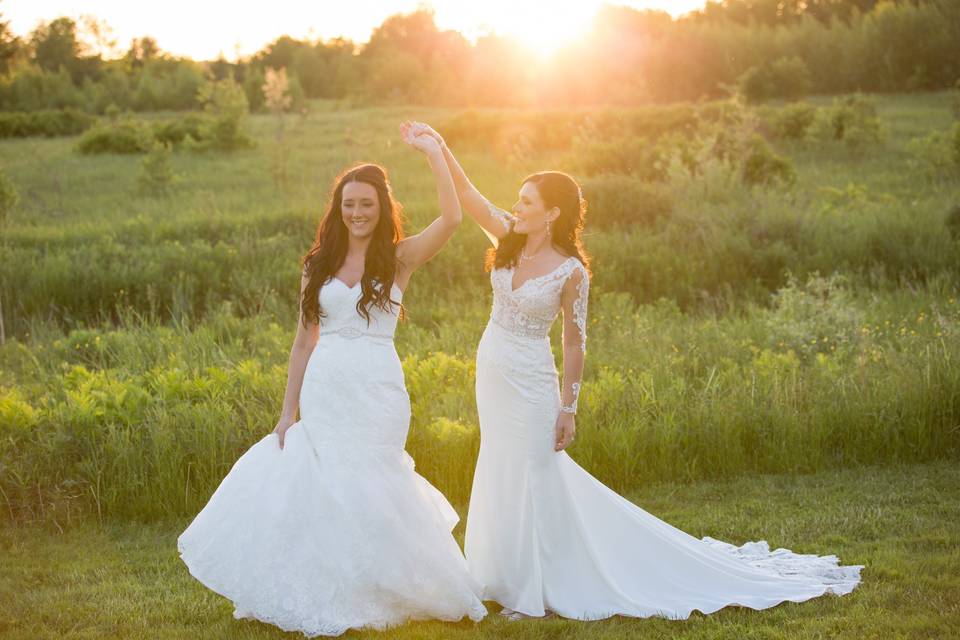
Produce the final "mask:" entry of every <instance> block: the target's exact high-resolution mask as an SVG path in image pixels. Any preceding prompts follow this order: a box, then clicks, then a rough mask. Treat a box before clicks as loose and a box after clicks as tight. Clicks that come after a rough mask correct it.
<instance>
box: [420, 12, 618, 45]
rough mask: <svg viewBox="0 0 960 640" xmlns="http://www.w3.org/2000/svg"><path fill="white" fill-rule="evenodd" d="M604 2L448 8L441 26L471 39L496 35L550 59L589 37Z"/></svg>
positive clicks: (441, 13) (439, 17)
mask: <svg viewBox="0 0 960 640" xmlns="http://www.w3.org/2000/svg"><path fill="white" fill-rule="evenodd" d="M601 2H602V0H581V1H578V2H575V3H569V4H565V5H562V6H550V5H549V4H545V3H533V2H523V1H521V0H486V1H485V2H482V3H464V4H459V5H444V6H443V10H442V11H439V10H438V12H437V18H438V22H442V23H445V25H447V26H449V27H451V28H454V29H457V30H458V31H460V32H461V33H463V34H464V35H466V36H468V37H472V36H476V35H480V34H483V33H493V34H496V35H499V36H505V37H509V38H510V39H511V40H514V41H516V42H517V43H519V44H520V45H521V46H522V47H524V48H525V49H528V50H530V51H531V52H533V53H535V54H537V55H539V56H541V57H549V56H551V55H553V54H554V53H556V52H557V51H558V50H559V49H562V48H564V47H565V46H567V45H569V44H571V43H573V42H575V41H576V40H578V39H580V38H581V37H582V36H583V35H585V34H586V32H587V30H588V29H589V28H590V25H591V23H592V21H593V17H594V16H595V15H596V12H597V9H598V8H599V6H600V4H601Z"/></svg>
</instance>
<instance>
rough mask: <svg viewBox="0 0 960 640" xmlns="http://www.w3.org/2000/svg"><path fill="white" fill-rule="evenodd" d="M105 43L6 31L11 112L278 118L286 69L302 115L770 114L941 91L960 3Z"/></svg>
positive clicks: (50, 29)
mask: <svg viewBox="0 0 960 640" xmlns="http://www.w3.org/2000/svg"><path fill="white" fill-rule="evenodd" d="M108 31H109V28H108V27H106V25H105V24H104V23H101V22H98V21H96V20H85V21H82V22H81V24H78V23H77V21H75V20H74V19H72V18H68V17H59V18H56V19H53V20H51V21H49V22H45V23H42V24H40V25H39V26H37V27H36V28H35V29H34V30H33V31H32V32H31V33H30V34H29V35H28V36H26V37H24V38H19V37H17V36H15V35H14V34H13V33H12V32H11V30H10V28H9V23H4V22H2V21H0V109H2V110H5V111H32V110H38V109H63V108H72V109H78V110H81V111H86V112H90V113H104V112H106V111H107V110H108V109H111V108H114V109H115V108H119V109H121V110H133V111H155V110H167V109H172V110H187V109H196V108H199V106H200V104H199V102H198V93H199V92H200V88H201V87H202V86H204V85H205V84H206V83H208V82H209V81H210V80H222V79H225V78H233V79H234V80H235V81H236V82H238V83H239V84H240V85H241V86H242V87H243V89H244V91H245V93H246V96H247V100H248V102H249V104H250V107H251V109H252V110H254V111H256V110H261V109H264V108H265V105H264V96H263V91H262V87H263V85H264V82H265V74H266V70H267V69H281V68H283V69H286V71H287V74H288V77H289V84H290V93H291V97H292V103H291V108H292V109H299V108H302V107H303V105H304V101H305V99H308V98H310V99H313V98H327V99H348V100H350V101H351V102H353V103H364V104H376V103H417V104H435V105H446V106H504V107H507V106H511V107H516V106H536V107H550V106H588V105H599V104H605V105H624V106H626V105H638V104H649V103H658V102H674V101H680V100H699V99H704V98H706V99H709V98H716V97H720V96H722V95H725V94H726V93H728V92H729V91H730V90H731V89H734V88H740V89H743V90H744V91H745V93H747V94H748V97H752V98H754V99H757V100H764V99H768V98H777V97H784V98H793V97H797V96H799V95H802V94H805V93H822V94H835V93H844V92H851V91H879V92H885V91H913V90H927V89H938V88H944V87H948V86H952V85H953V84H954V83H955V82H956V81H957V79H958V78H960V55H958V53H960V47H958V44H957V43H960V3H958V2H956V0H879V1H878V0H721V1H711V2H708V3H707V4H706V5H705V6H704V7H703V8H702V9H701V10H699V11H695V12H692V13H690V14H687V15H685V16H682V17H680V18H677V19H673V18H671V17H670V15H669V14H667V13H665V12H662V11H652V10H637V9H632V8H628V7H622V6H611V5H607V6H604V7H603V8H601V9H600V10H599V11H598V12H597V14H596V15H595V17H594V19H593V21H592V23H591V24H590V25H589V26H588V27H587V29H586V30H585V33H584V35H583V37H582V38H580V39H578V40H576V41H574V42H571V43H569V44H568V45H566V46H565V47H563V48H561V49H560V50H559V51H558V52H556V53H555V54H554V55H553V56H552V57H549V58H544V57H542V56H540V55H539V54H538V53H537V52H535V51H531V50H529V49H527V48H525V47H524V43H523V42H520V41H517V40H514V39H511V38H509V37H501V36H496V35H490V36H484V37H481V38H479V39H478V40H477V41H476V42H470V41H468V40H467V39H465V38H464V37H463V36H462V35H461V34H460V33H459V32H456V31H451V30H443V29H440V28H438V26H437V25H436V22H435V20H434V15H433V13H432V12H431V11H430V10H428V9H420V10H417V11H414V12H412V13H407V14H396V15H392V16H390V17H388V18H386V19H385V20H384V22H383V23H382V24H381V25H380V26H379V27H377V28H376V29H375V30H374V32H373V33H372V35H371V37H370V39H369V40H368V41H367V42H364V43H356V42H353V41H351V40H348V39H345V38H333V39H326V40H323V39H320V40H300V39H296V38H292V37H289V36H280V37H278V38H277V39H276V40H275V41H273V42H271V43H269V44H268V45H266V46H265V47H264V48H263V49H261V50H260V51H258V52H257V53H255V54H253V55H251V56H248V57H246V58H243V59H240V60H237V61H235V62H231V61H227V60H226V59H224V58H223V57H222V56H221V57H220V58H219V59H217V60H213V61H197V60H192V59H189V58H185V57H178V56H174V55H171V54H169V53H167V52H164V51H163V50H162V49H161V47H160V45H159V43H158V42H157V41H156V40H155V39H153V38H151V37H149V36H145V37H142V38H138V39H135V40H134V41H132V42H131V43H130V45H129V47H128V49H127V50H126V51H125V52H123V53H122V55H119V56H114V57H107V56H104V55H103V53H102V51H98V50H97V46H96V43H103V42H104V41H108V40H109V38H108V36H107V35H106V34H107V32H108ZM91 42H93V43H94V44H91ZM114 44H115V43H114Z"/></svg>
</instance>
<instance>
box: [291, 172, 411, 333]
mask: <svg viewBox="0 0 960 640" xmlns="http://www.w3.org/2000/svg"><path fill="white" fill-rule="evenodd" d="M348 182H365V183H366V184H369V185H370V186H372V187H373V188H374V189H376V190H377V199H378V200H379V201H380V218H379V219H378V220H377V226H376V227H374V229H373V238H371V240H370V246H369V247H367V255H366V256H365V258H364V269H363V276H362V277H361V278H360V291H361V294H362V295H361V296H360V300H358V301H357V313H359V314H360V315H361V316H363V317H364V318H365V319H366V321H367V324H370V307H371V306H376V307H377V308H379V309H381V310H382V311H390V310H391V308H392V305H398V306H400V309H401V313H402V311H403V307H402V305H400V303H399V302H397V301H395V300H393V299H392V298H391V297H390V293H391V291H392V290H393V280H394V277H395V276H396V273H397V254H396V247H397V243H398V242H400V240H402V239H403V207H401V206H400V203H399V202H397V201H396V200H394V199H393V191H392V190H391V188H390V181H389V180H388V179H387V171H386V169H384V168H383V167H381V166H379V165H376V164H373V163H366V164H360V165H356V166H354V167H350V168H348V169H345V170H344V171H342V172H341V173H340V175H338V176H337V178H336V180H335V181H334V187H333V193H332V194H331V195H330V201H329V204H328V205H327V212H326V213H325V214H324V216H323V218H321V220H320V224H319V225H318V226H317V236H316V239H315V240H314V241H313V246H312V247H310V250H309V251H308V252H307V253H306V255H304V256H303V258H302V259H301V262H302V264H303V272H304V273H305V274H306V275H307V276H308V278H309V280H308V282H307V286H306V287H305V288H304V290H303V297H302V298H301V300H300V305H301V308H302V309H303V323H304V326H306V323H307V322H308V321H309V322H313V323H315V324H319V323H320V318H322V317H324V316H325V315H326V314H325V313H324V312H323V309H322V308H321V307H320V287H322V286H323V285H324V284H326V283H327V282H328V281H329V280H330V279H331V278H333V277H334V274H336V273H337V271H339V270H340V267H342V266H343V263H344V261H345V260H346V257H347V244H348V236H349V233H350V232H349V231H348V230H347V227H346V225H345V224H344V223H343V216H342V215H341V205H342V202H343V188H344V186H345V185H346V184H347V183H348ZM374 282H377V283H379V286H374Z"/></svg>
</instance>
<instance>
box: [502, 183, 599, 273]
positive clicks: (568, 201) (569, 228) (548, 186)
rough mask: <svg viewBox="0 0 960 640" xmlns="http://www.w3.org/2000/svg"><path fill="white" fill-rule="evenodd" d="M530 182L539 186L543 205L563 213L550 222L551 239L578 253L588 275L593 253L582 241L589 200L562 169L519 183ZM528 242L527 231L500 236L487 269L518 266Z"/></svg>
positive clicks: (572, 252)
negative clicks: (590, 252) (584, 246)
mask: <svg viewBox="0 0 960 640" xmlns="http://www.w3.org/2000/svg"><path fill="white" fill-rule="evenodd" d="M528 182H530V183H532V184H533V185H534V186H535V187H536V188H537V192H538V193H539V194H540V197H541V198H542V199H543V205H544V207H546V208H547V209H550V208H552V207H559V208H560V215H559V216H557V219H556V220H554V221H553V224H552V225H551V229H550V241H551V242H552V243H553V245H554V246H555V247H557V248H559V249H561V250H562V251H563V252H564V253H566V254H567V255H571V256H575V257H576V258H577V259H578V260H580V262H582V263H583V266H584V267H586V268H587V273H588V274H589V273H590V256H588V255H587V252H586V251H585V250H584V249H583V243H582V242H581V240H580V234H581V233H582V232H583V222H584V217H585V216H586V214H587V201H586V200H584V199H583V196H582V194H581V191H580V185H579V184H577V181H576V180H574V179H573V177H572V176H570V175H568V174H566V173H564V172H562V171H538V172H537V173H534V174H531V175H529V176H527V177H526V178H524V179H523V182H521V183H520V184H521V186H522V185H524V184H526V183H528ZM526 242H527V234H525V233H516V232H515V231H513V230H512V229H511V230H510V232H509V233H507V235H505V236H504V237H503V238H501V239H500V242H498V243H497V247H496V248H490V249H488V250H487V259H486V268H487V271H489V270H490V269H502V268H504V267H515V266H516V265H517V262H518V260H519V259H520V251H521V250H522V249H523V245H524V244H525V243H526Z"/></svg>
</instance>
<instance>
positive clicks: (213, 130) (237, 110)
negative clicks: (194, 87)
mask: <svg viewBox="0 0 960 640" xmlns="http://www.w3.org/2000/svg"><path fill="white" fill-rule="evenodd" d="M197 100H198V101H199V102H200V103H201V104H203V110H204V111H205V112H206V113H207V114H208V115H209V116H210V118H211V119H210V121H209V123H210V125H209V129H208V135H205V136H204V137H205V138H207V139H209V143H210V147H211V148H213V149H217V150H219V151H233V150H236V149H249V148H252V147H253V146H254V143H253V140H251V139H250V137H249V136H247V134H246V133H244V131H243V128H242V127H243V120H244V119H245V118H246V116H247V113H248V112H249V109H248V104H247V96H246V94H244V91H243V87H241V86H240V85H239V84H237V82H236V81H235V80H234V79H233V78H224V79H223V80H217V81H214V82H208V83H207V84H205V85H203V86H202V87H201V88H200V90H199V91H198V93H197Z"/></svg>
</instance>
